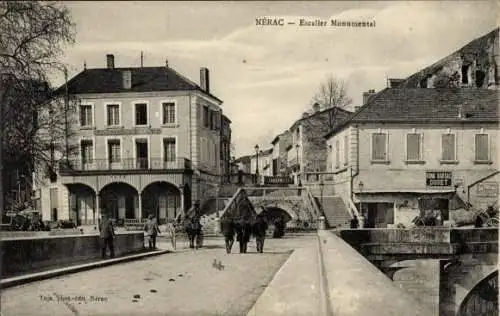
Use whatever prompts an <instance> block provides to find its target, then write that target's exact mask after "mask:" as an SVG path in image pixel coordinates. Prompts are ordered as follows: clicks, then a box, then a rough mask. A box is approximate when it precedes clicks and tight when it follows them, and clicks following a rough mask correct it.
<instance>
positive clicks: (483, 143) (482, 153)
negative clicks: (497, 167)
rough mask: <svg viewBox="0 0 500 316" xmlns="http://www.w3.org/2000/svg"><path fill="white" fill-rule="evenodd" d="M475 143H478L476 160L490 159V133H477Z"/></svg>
mask: <svg viewBox="0 0 500 316" xmlns="http://www.w3.org/2000/svg"><path fill="white" fill-rule="evenodd" d="M475 144H476V146H475V147H476V155H475V160H476V161H489V160H490V155H489V152H490V150H489V141H488V134H476V136H475Z"/></svg>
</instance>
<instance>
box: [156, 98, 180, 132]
mask: <svg viewBox="0 0 500 316" xmlns="http://www.w3.org/2000/svg"><path fill="white" fill-rule="evenodd" d="M165 103H173V104H174V112H175V113H174V122H173V123H172V122H165V120H164V119H165V114H166V113H165V106H164V104H165ZM160 107H161V125H162V126H167V127H171V126H177V125H178V124H179V123H178V122H179V111H178V106H177V100H175V99H164V100H160Z"/></svg>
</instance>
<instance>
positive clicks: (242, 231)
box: [235, 221, 252, 253]
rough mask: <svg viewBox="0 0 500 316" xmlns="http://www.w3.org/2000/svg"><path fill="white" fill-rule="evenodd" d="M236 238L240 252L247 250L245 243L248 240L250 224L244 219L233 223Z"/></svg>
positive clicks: (246, 243) (250, 231)
mask: <svg viewBox="0 0 500 316" xmlns="http://www.w3.org/2000/svg"><path fill="white" fill-rule="evenodd" d="M235 229H236V240H237V241H238V242H239V243H240V253H246V252H247V245H248V242H249V241H250V235H251V233H252V226H251V225H250V224H248V223H246V222H244V221H240V222H238V223H237V224H236V225H235Z"/></svg>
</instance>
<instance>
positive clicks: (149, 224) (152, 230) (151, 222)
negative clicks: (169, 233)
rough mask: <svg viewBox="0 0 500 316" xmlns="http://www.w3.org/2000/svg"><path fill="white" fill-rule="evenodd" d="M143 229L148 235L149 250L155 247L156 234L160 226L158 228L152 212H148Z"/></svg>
mask: <svg viewBox="0 0 500 316" xmlns="http://www.w3.org/2000/svg"><path fill="white" fill-rule="evenodd" d="M144 231H145V232H146V236H147V237H148V243H149V250H153V249H156V236H157V235H158V234H159V233H160V228H158V223H157V222H156V218H155V217H154V215H153V214H149V216H148V220H147V221H146V224H145V225H144Z"/></svg>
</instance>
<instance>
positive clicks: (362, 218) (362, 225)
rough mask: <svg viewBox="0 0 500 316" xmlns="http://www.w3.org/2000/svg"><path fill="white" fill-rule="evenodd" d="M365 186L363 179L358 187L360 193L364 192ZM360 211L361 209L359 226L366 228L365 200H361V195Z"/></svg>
mask: <svg viewBox="0 0 500 316" xmlns="http://www.w3.org/2000/svg"><path fill="white" fill-rule="evenodd" d="M364 186H365V184H364V183H363V181H360V182H359V183H358V187H359V193H363V187H364ZM359 211H360V216H361V218H360V219H359V226H360V227H361V228H364V222H365V221H364V215H363V202H362V200H361V195H360V197H359Z"/></svg>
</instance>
